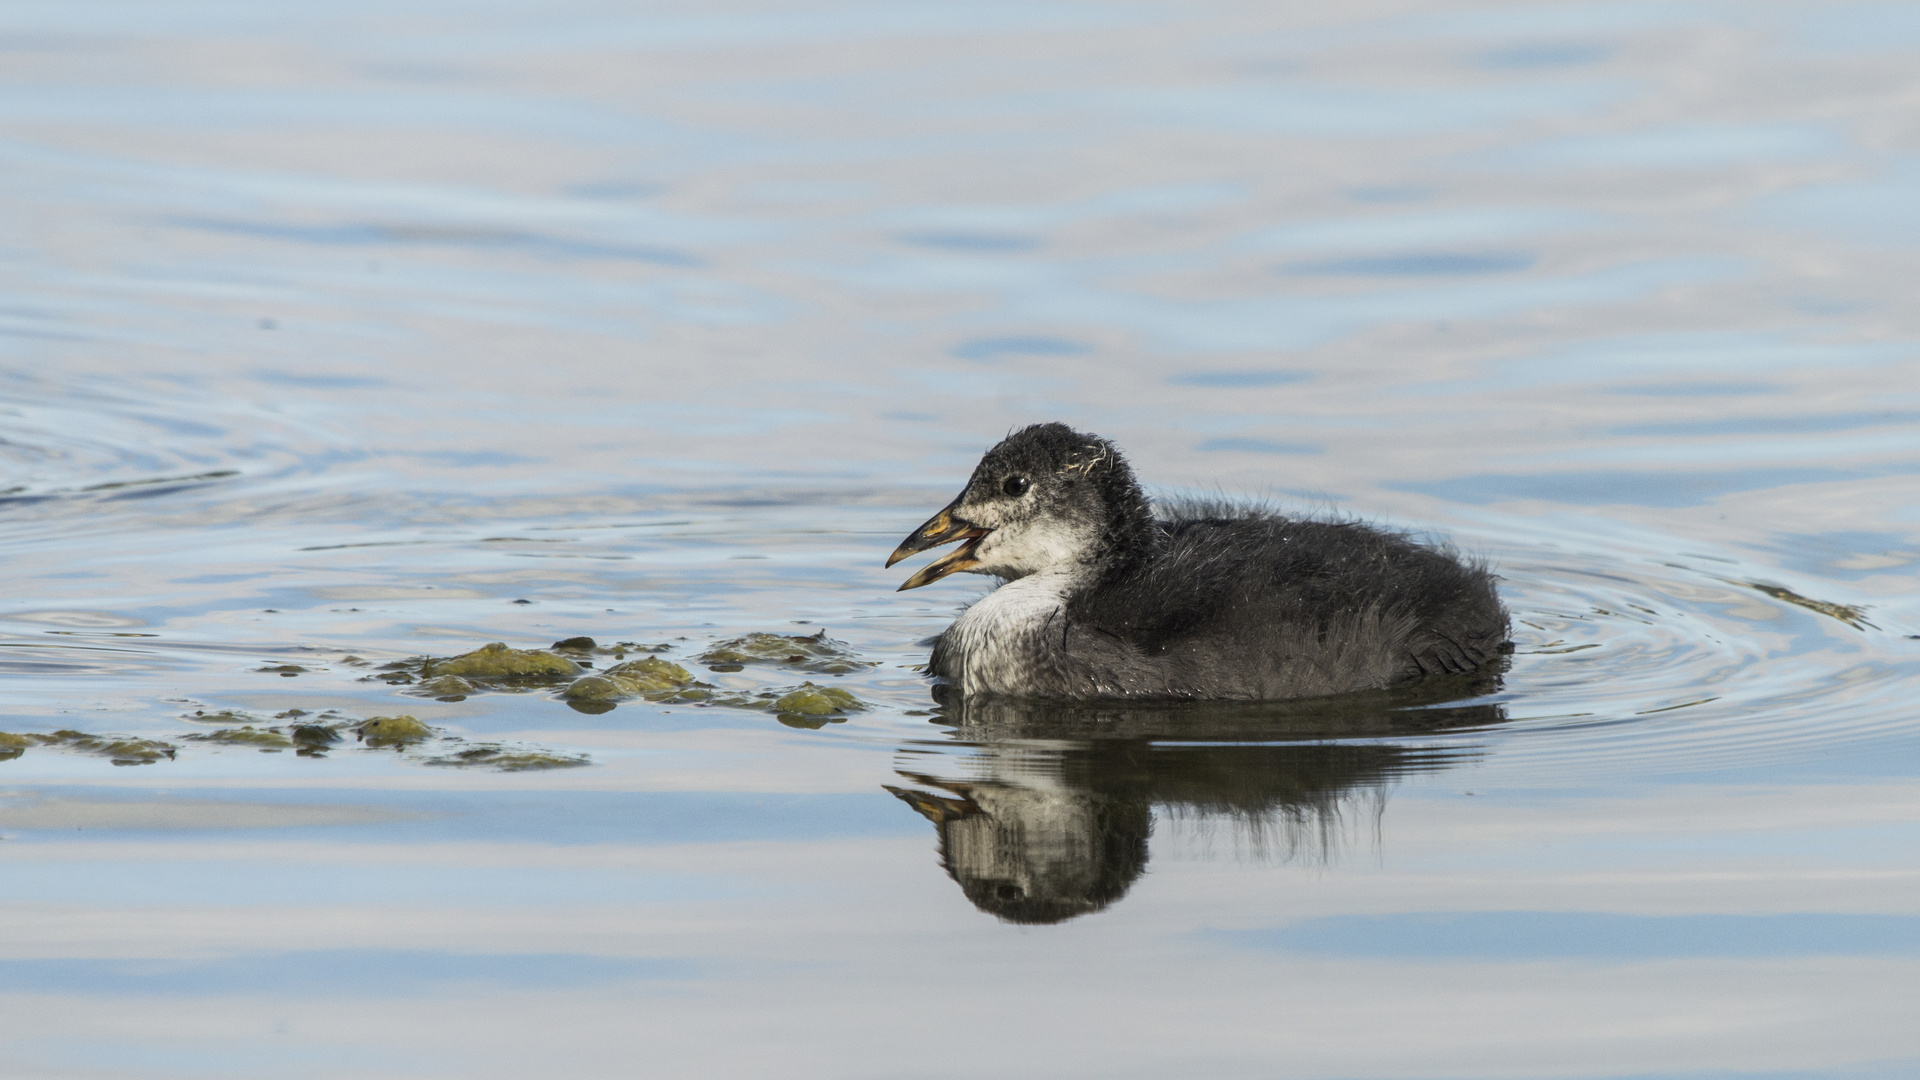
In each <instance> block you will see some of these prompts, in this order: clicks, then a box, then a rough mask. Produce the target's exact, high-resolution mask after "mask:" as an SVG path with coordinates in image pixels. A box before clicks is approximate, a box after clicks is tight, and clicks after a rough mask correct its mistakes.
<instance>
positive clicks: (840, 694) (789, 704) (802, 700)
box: [773, 682, 867, 716]
mask: <svg viewBox="0 0 1920 1080" xmlns="http://www.w3.org/2000/svg"><path fill="white" fill-rule="evenodd" d="M866 707H867V705H866V702H863V701H861V700H860V699H859V698H857V697H854V696H853V695H852V694H850V693H848V692H847V691H845V690H842V689H840V688H839V687H837V686H815V685H813V684H812V683H810V682H809V683H801V684H800V685H799V686H798V687H795V688H794V689H793V690H791V691H788V692H787V693H785V694H783V695H781V696H780V697H778V698H776V699H775V700H774V702H773V711H774V712H777V713H788V714H791V715H795V716H834V715H837V714H840V713H847V712H859V711H860V710H862V709H865V708H866Z"/></svg>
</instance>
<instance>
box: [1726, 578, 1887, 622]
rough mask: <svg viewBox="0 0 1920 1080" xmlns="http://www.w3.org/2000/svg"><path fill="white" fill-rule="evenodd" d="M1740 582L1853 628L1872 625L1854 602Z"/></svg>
mask: <svg viewBox="0 0 1920 1080" xmlns="http://www.w3.org/2000/svg"><path fill="white" fill-rule="evenodd" d="M1741 584H1744V585H1746V586H1747V587H1748V588H1749V589H1754V590H1756V591H1758V592H1762V593H1765V594H1766V595H1768V596H1771V597H1773V598H1774V599H1775V600H1783V601H1785V602H1787V603H1789V604H1792V605H1794V606H1795V607H1803V608H1806V609H1807V610H1808V611H1814V612H1818V613H1820V614H1822V615H1825V616H1827V617H1828V618H1830V619H1838V620H1840V621H1841V622H1843V623H1846V624H1847V625H1848V626H1851V627H1853V628H1854V629H1855V630H1864V629H1866V628H1867V627H1869V626H1873V624H1872V623H1870V622H1868V621H1867V609H1866V608H1864V607H1860V606H1858V605H1856V604H1837V603H1834V602H1833V601H1831V600H1815V599H1814V598H1812V597H1810V596H1801V595H1800V594H1799V593H1797V592H1794V591H1793V590H1792V589H1789V588H1786V587H1784V586H1780V585H1765V584H1762V583H1760V582H1758V581H1747V582H1742V583H1741ZM1873 628H1874V629H1876V630H1878V629H1879V627H1877V626H1874V627H1873Z"/></svg>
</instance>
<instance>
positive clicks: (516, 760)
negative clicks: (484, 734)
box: [422, 743, 592, 772]
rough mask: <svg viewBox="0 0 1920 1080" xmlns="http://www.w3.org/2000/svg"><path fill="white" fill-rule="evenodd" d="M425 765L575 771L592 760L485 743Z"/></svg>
mask: <svg viewBox="0 0 1920 1080" xmlns="http://www.w3.org/2000/svg"><path fill="white" fill-rule="evenodd" d="M422 764H425V765H445V766H452V767H455V768H487V769H496V770H498V771H500V772H530V771H533V770H536V769H573V768H578V767H579V766H582V765H590V764H592V761H591V760H590V759H588V757H587V756H586V755H585V754H556V753H554V752H552V751H549V750H536V749H531V748H527V747H513V746H501V745H498V744H495V743H483V744H481V745H478V746H470V747H468V748H467V749H465V750H457V751H455V752H453V753H451V754H442V755H441V756H439V757H432V758H428V759H426V760H425V761H424V762H422Z"/></svg>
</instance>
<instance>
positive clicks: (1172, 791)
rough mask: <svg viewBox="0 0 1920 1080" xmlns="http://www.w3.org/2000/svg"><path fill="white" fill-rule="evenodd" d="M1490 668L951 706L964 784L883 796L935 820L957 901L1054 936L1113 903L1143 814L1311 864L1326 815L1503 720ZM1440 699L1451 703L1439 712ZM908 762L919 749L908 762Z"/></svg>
mask: <svg viewBox="0 0 1920 1080" xmlns="http://www.w3.org/2000/svg"><path fill="white" fill-rule="evenodd" d="M1498 687H1499V674H1498V672H1497V671H1485V672H1481V673H1478V674H1476V675H1473V676H1465V677H1456V678H1449V679H1437V680H1426V681H1423V682H1422V683H1419V684H1416V685H1414V686H1412V687H1408V688H1404V689H1398V690H1391V691H1379V692H1373V693H1366V694H1348V695H1343V696H1340V697H1335V698H1322V699H1318V700H1312V701H1288V702H1270V703H1259V704H1251V703H1209V704H1197V703H1196V704H1181V705H1145V706H1129V705H1122V704H1118V703H1106V704H1099V705H1095V704H1054V703H1042V702H1034V701H1016V700H1004V699H994V700H978V699H965V698H959V697H957V696H950V697H948V698H947V700H945V701H944V702H943V703H942V704H941V707H940V710H939V713H938V715H937V716H936V719H935V722H936V723H940V724H944V725H947V726H948V727H950V728H951V732H950V734H951V736H952V738H953V739H954V740H955V741H956V742H957V743H958V744H959V745H962V746H965V747H967V748H968V749H969V750H970V751H971V752H970V753H969V754H968V756H967V757H966V759H965V761H966V764H967V769H966V772H967V773H968V776H967V777H966V778H964V779H962V778H951V777H949V778H942V777H939V776H936V775H932V774H931V773H927V772H920V771H908V770H905V769H903V770H901V771H900V773H899V775H900V776H901V777H903V778H904V779H905V780H907V781H908V782H909V783H910V784H911V785H913V786H893V785H887V786H886V787H887V790H888V791H890V792H892V793H893V794H894V795H896V796H898V797H899V798H900V799H901V800H902V801H904V802H905V803H907V805H909V806H911V807H913V808H914V809H915V810H917V811H919V812H920V814H921V815H922V816H924V817H926V819H927V820H929V821H931V822H933V824H934V828H935V829H936V830H937V831H938V833H939V850H940V858H941V861H942V862H943V863H944V864H945V866H946V869H947V873H948V874H950V875H952V877H953V879H954V881H956V882H958V883H959V885H960V889H961V891H962V892H963V893H965V894H966V897H967V899H968V900H970V901H972V902H973V905H974V906H975V907H977V908H979V909H980V910H981V911H984V912H987V913H988V914H991V915H994V916H997V917H998V918H1000V919H1003V920H1005V921H1007V922H1013V923H1029V924H1033V923H1058V922H1064V921H1066V920H1068V919H1072V918H1075V917H1077V916H1081V915H1086V914H1089V913H1091V912H1095V911H1100V910H1102V909H1104V908H1106V907H1108V906H1110V905H1112V904H1113V903H1114V902H1115V901H1117V900H1119V899H1120V898H1122V897H1124V896H1125V895H1126V894H1127V890H1128V889H1129V888H1131V887H1132V885H1133V882H1134V881H1135V879H1137V878H1139V876H1140V875H1141V873H1143V872H1144V871H1145V870H1146V866H1147V849H1148V839H1149V837H1150V836H1151V835H1152V833H1153V823H1154V810H1155V808H1156V807H1157V808H1159V809H1160V810H1161V812H1162V816H1163V817H1172V818H1174V819H1178V820H1184V821H1214V820H1225V821H1226V822H1228V823H1229V824H1230V825H1231V826H1232V827H1233V828H1234V829H1235V830H1236V831H1237V832H1239V833H1240V834H1241V835H1244V836H1248V837H1251V838H1252V839H1253V840H1254V841H1255V844H1256V846H1262V845H1265V846H1267V847H1269V848H1271V847H1272V846H1274V845H1272V844H1271V843H1270V841H1271V839H1272V838H1274V837H1279V838H1280V840H1281V843H1280V844H1279V845H1278V846H1279V847H1280V848H1281V851H1280V854H1282V855H1283V856H1285V857H1310V858H1322V859H1324V858H1326V857H1327V856H1328V854H1329V852H1330V850H1331V844H1332V839H1333V837H1334V836H1335V835H1336V834H1337V833H1338V831H1339V829H1340V823H1341V820H1342V818H1343V817H1344V816H1345V815H1347V814H1349V813H1351V812H1353V810H1354V809H1355V808H1356V807H1363V808H1365V809H1366V810H1369V811H1370V812H1371V813H1372V814H1374V815H1375V817H1376V820H1377V815H1378V813H1379V812H1380V810H1381V809H1382V808H1383V807H1384V804H1385V796H1386V791H1387V788H1388V787H1389V786H1391V784H1392V783H1393V782H1394V780H1396V779H1397V778H1399V777H1401V776H1406V775H1410V774H1413V773H1420V772H1433V771H1438V770H1440V769H1445V768H1447V767H1449V766H1451V765H1453V764H1456V763H1458V762H1461V761H1463V760H1470V759H1472V758H1474V757H1477V756H1478V755H1479V752H1480V751H1479V750H1478V749H1477V748H1476V747H1473V746H1470V745H1466V746H1463V745H1460V744H1459V743H1458V742H1457V741H1455V740H1451V739H1450V740H1447V741H1446V742H1445V743H1443V744H1440V745H1435V744H1434V742H1433V741H1432V740H1430V738H1429V737H1431V736H1437V735H1442V734H1458V733H1463V732H1470V731H1473V730H1475V729H1480V728H1486V727H1491V726H1494V725H1497V724H1501V723H1504V722H1505V720H1506V710H1505V708H1504V707H1503V706H1502V705H1500V704H1498V703H1487V702H1484V701H1482V702H1477V703H1476V702H1473V701H1471V700H1468V699H1472V698H1476V697H1483V696H1484V695H1487V694H1489V693H1491V692H1492V691H1494V690H1496V689H1498ZM1448 702H1454V703H1456V704H1447V703H1448ZM922 752H924V751H922Z"/></svg>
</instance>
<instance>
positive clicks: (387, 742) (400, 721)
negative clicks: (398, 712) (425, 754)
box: [354, 716, 433, 749]
mask: <svg viewBox="0 0 1920 1080" xmlns="http://www.w3.org/2000/svg"><path fill="white" fill-rule="evenodd" d="M354 734H355V735H356V736H358V737H359V739H360V741H361V742H364V743H366V744H367V745H368V746H391V747H394V748H395V749H398V748H400V747H403V746H411V745H413V744H414V743H417V742H424V741H426V740H428V739H431V738H433V729H432V728H430V727H428V726H427V725H425V724H423V723H421V722H420V721H418V720H416V719H414V718H413V717H411V716H375V717H372V718H371V719H368V720H367V721H366V722H364V723H362V724H361V725H360V726H359V727H357V728H355V729H354Z"/></svg>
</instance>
